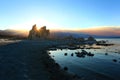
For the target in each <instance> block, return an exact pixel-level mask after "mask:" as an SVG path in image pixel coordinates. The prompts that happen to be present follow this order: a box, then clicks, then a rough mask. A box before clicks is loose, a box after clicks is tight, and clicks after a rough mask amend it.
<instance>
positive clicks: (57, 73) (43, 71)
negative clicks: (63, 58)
mask: <svg viewBox="0 0 120 80" xmlns="http://www.w3.org/2000/svg"><path fill="white" fill-rule="evenodd" d="M48 43H49V42H46V41H21V42H17V43H13V44H8V45H4V46H0V80H78V77H77V76H74V75H72V74H68V73H67V72H66V71H64V70H62V69H61V68H60V66H59V65H58V64H57V63H55V61H54V60H53V59H51V58H50V57H49V55H48V54H47V51H46V50H47V47H49V46H50V44H48ZM51 45H52V43H51Z"/></svg>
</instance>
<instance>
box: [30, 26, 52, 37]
mask: <svg viewBox="0 0 120 80" xmlns="http://www.w3.org/2000/svg"><path fill="white" fill-rule="evenodd" d="M49 35H50V31H49V30H47V29H46V26H43V27H41V28H40V29H39V30H37V26H36V24H35V25H33V27H32V30H30V32H29V36H28V38H29V39H46V38H48V36H49Z"/></svg>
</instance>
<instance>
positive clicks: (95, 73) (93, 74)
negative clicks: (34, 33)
mask: <svg viewBox="0 0 120 80" xmlns="http://www.w3.org/2000/svg"><path fill="white" fill-rule="evenodd" d="M110 51H111V52H110ZM49 52H50V53H51V54H49V55H50V56H51V57H52V58H53V59H54V60H55V61H56V62H57V63H59V64H60V66H61V67H62V68H63V69H64V70H66V71H68V72H70V73H75V74H77V75H79V76H80V77H81V76H82V77H84V80H91V79H92V80H93V79H97V80H114V79H115V80H119V79H120V75H119V73H120V63H119V62H120V59H119V58H120V55H119V54H117V53H116V54H115V52H114V51H113V50H112V48H110V47H102V48H101V49H88V48H84V49H74V50H70V49H62V50H60V49H57V50H53V51H49ZM53 56H54V57H53Z"/></svg>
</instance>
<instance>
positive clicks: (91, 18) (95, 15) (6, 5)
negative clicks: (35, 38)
mask: <svg viewBox="0 0 120 80" xmlns="http://www.w3.org/2000/svg"><path fill="white" fill-rule="evenodd" d="M119 3H120V1H118V0H114V1H113V0H74V1H73V0H20V1H17V0H12V1H9V0H1V1H0V10H1V13H0V29H1V30H5V29H15V30H27V31H29V30H30V29H31V27H32V25H34V24H37V27H38V29H39V28H40V27H42V26H47V28H50V29H51V30H55V31H57V30H74V31H81V32H86V33H91V34H101V35H103V34H105V35H112V33H113V35H114V34H116V35H119V31H118V30H119V28H120V23H119V22H120V16H119V14H120V10H119V9H120V5H119ZM111 5H112V6H111ZM8 13H9V14H8ZM116 27H117V29H116ZM104 28H105V29H104ZM106 28H107V29H106Z"/></svg>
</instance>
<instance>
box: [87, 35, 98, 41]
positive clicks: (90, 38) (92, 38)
mask: <svg viewBox="0 0 120 80" xmlns="http://www.w3.org/2000/svg"><path fill="white" fill-rule="evenodd" d="M88 41H96V40H95V38H94V37H92V36H90V37H88Z"/></svg>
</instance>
